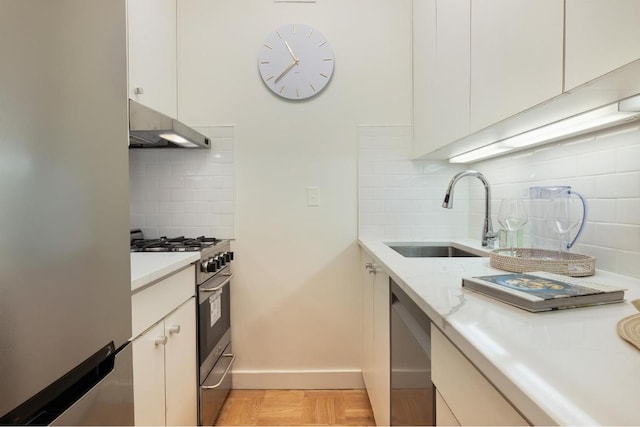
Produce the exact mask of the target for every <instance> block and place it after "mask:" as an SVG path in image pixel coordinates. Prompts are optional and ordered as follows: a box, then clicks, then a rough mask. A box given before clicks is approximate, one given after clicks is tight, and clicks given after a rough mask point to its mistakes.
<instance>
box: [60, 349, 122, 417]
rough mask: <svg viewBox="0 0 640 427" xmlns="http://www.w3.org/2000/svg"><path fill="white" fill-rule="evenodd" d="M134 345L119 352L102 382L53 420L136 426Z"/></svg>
mask: <svg viewBox="0 0 640 427" xmlns="http://www.w3.org/2000/svg"><path fill="white" fill-rule="evenodd" d="M132 357H133V356H132V350H131V344H129V345H127V347H125V348H124V349H123V350H122V351H120V352H119V353H118V354H117V355H116V360H115V366H114V369H113V371H111V373H109V375H107V376H106V377H105V378H104V379H103V380H102V381H100V382H99V383H98V384H96V386H95V387H93V388H92V389H91V390H89V392H88V393H87V394H85V395H84V396H83V397H82V398H81V399H79V400H78V401H76V403H75V404H74V405H73V406H71V407H70V408H69V409H67V410H66V411H65V412H64V413H62V415H60V416H59V417H58V418H56V419H55V421H53V423H51V425H57V426H78V425H82V426H87V425H91V426H94V425H104V421H105V420H109V422H110V423H111V425H120V426H132V425H133V424H134V416H133V361H132Z"/></svg>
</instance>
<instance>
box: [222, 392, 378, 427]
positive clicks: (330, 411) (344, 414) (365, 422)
mask: <svg viewBox="0 0 640 427" xmlns="http://www.w3.org/2000/svg"><path fill="white" fill-rule="evenodd" d="M216 425H217V426H337V425H341V426H374V425H375V422H374V419H373V413H372V411H371V406H370V405H369V398H368V396H367V392H366V391H365V390H231V392H230V393H229V397H228V398H227V401H226V402H225V404H224V406H223V408H222V411H221V412H220V416H219V417H218V420H217V422H216Z"/></svg>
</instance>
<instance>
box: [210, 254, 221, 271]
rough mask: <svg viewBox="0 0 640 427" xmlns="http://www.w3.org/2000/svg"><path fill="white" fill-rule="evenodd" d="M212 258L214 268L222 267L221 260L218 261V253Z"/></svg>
mask: <svg viewBox="0 0 640 427" xmlns="http://www.w3.org/2000/svg"><path fill="white" fill-rule="evenodd" d="M212 259H213V262H214V263H215V265H216V269H220V268H221V267H222V262H221V261H220V257H219V256H218V255H216V256H214V257H213V258H212Z"/></svg>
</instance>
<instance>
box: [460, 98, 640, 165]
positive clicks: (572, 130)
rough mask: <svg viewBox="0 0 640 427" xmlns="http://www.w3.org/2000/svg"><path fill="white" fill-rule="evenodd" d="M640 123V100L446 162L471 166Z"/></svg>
mask: <svg viewBox="0 0 640 427" xmlns="http://www.w3.org/2000/svg"><path fill="white" fill-rule="evenodd" d="M635 119H640V96H636V97H634V98H630V99H628V100H624V101H621V102H620V103H618V102H616V103H613V104H609V105H605V106H604V107H600V108H596V109H595V110H591V111H587V112H585V113H581V114H577V115H575V116H572V117H569V118H566V119H563V120H559V121H557V122H554V123H551V124H549V125H546V126H542V127H539V128H536V129H533V130H530V131H527V132H524V133H521V134H518V135H515V136H513V137H510V138H506V139H503V140H500V141H497V142H494V143H492V144H489V145H485V146H484V147H480V148H477V149H475V150H471V151H468V152H466V153H463V154H459V155H457V156H454V157H452V158H450V159H449V162H450V163H470V162H473V161H477V160H482V159H486V158H489V157H495V156H498V155H502V154H506V153H508V152H511V151H516V150H520V149H522V148H524V147H531V146H533V145H538V144H542V143H545V142H551V141H554V140H557V139H560V138H563V137H569V136H575V135H579V134H581V133H585V132H587V131H589V130H596V129H598V128H603V127H605V126H613V125H615V124H619V123H622V122H625V121H630V120H635Z"/></svg>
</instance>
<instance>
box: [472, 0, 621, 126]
mask: <svg viewBox="0 0 640 427" xmlns="http://www.w3.org/2000/svg"><path fill="white" fill-rule="evenodd" d="M563 21H564V1H563V0H483V1H472V2H471V98H470V102H471V106H470V108H471V111H470V132H471V133H473V132H475V131H477V130H480V129H482V128H485V127H487V126H489V125H491V124H494V123H496V122H498V121H500V120H503V119H505V118H507V117H509V116H512V115H514V114H516V113H519V112H521V111H524V110H526V109H527V108H530V107H533V106H534V105H537V104H539V103H541V102H543V101H546V100H548V99H550V98H552V97H554V96H557V95H560V94H561V93H562V75H563V39H564V34H563V32H564V22H563ZM612 25H613V24H612Z"/></svg>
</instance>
